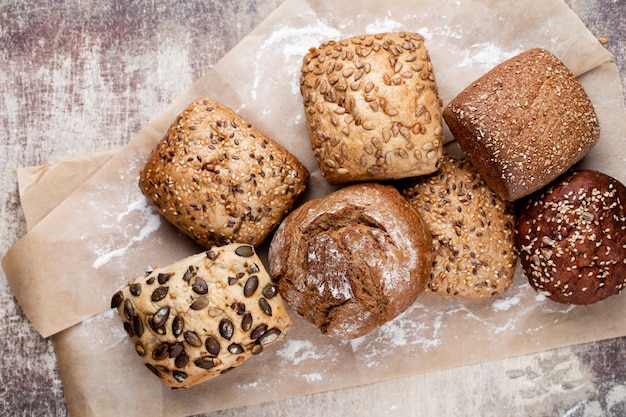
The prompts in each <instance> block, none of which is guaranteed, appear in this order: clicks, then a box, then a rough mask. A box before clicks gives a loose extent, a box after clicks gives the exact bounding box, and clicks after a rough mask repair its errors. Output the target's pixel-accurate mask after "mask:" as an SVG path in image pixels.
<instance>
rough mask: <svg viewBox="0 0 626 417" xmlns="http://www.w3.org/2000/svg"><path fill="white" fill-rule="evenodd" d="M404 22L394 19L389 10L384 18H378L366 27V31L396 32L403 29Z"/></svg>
mask: <svg viewBox="0 0 626 417" xmlns="http://www.w3.org/2000/svg"><path fill="white" fill-rule="evenodd" d="M402 28H403V25H402V23H400V22H398V21H396V20H393V19H392V18H391V13H390V12H387V16H385V18H383V19H376V20H374V21H373V22H372V23H370V24H369V25H367V26H366V27H365V31H366V33H382V32H395V31H399V30H402Z"/></svg>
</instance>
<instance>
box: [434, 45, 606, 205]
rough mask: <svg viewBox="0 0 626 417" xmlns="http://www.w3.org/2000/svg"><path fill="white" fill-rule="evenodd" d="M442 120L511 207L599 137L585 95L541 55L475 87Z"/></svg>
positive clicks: (535, 52)
mask: <svg viewBox="0 0 626 417" xmlns="http://www.w3.org/2000/svg"><path fill="white" fill-rule="evenodd" d="M443 117H444V119H445V121H446V123H447V125H448V127H449V128H450V131H451V132H452V135H453V136H454V138H455V139H456V140H457V142H458V143H459V146H460V147H461V149H462V150H463V152H465V154H466V155H467V157H468V158H469V160H470V161H471V162H472V164H473V165H474V167H475V168H476V170H478V172H480V174H481V176H482V177H483V179H484V180H485V182H486V183H487V184H488V185H489V186H490V187H491V188H492V189H493V190H494V191H495V192H496V193H498V194H499V195H500V196H501V197H502V198H504V199H506V200H511V201H513V200H517V199H519V198H521V197H524V196H526V195H529V194H531V193H532V192H534V191H537V190H538V189H540V188H542V187H544V186H545V185H547V184H548V183H550V182H551V181H553V180H554V179H556V178H557V177H558V176H559V175H561V174H562V173H564V172H565V171H566V170H567V169H569V168H570V167H571V166H572V165H574V164H575V163H576V162H578V161H579V160H580V159H582V158H583V156H585V155H586V154H587V152H589V150H591V148H592V147H593V146H594V145H595V143H596V142H597V141H598V139H599V137H600V126H599V123H598V118H597V116H596V113H595V111H594V108H593V105H592V103H591V100H590V99H589V97H588V96H587V93H586V92H585V90H584V89H583V87H582V86H581V85H580V83H579V82H578V80H577V79H576V78H575V77H574V75H573V74H572V73H571V72H570V71H569V69H568V68H567V67H566V66H565V65H564V64H563V63H562V62H561V61H560V60H559V59H558V58H557V57H556V56H554V55H553V54H552V53H551V52H549V51H547V50H545V49H540V48H534V49H530V50H528V51H526V52H523V53H521V54H519V55H517V56H515V57H513V58H511V59H509V60H507V61H505V62H503V63H501V64H499V65H498V66H496V67H495V68H493V69H492V70H491V71H489V72H487V73H486V74H485V75H483V76H482V77H480V78H479V79H478V80H476V81H474V82H473V83H471V84H470V85H469V86H468V87H467V88H466V89H465V90H463V91H462V92H461V93H459V95H457V96H456V97H455V98H454V99H453V100H452V101H451V102H450V103H448V105H447V106H446V107H445V109H444V112H443Z"/></svg>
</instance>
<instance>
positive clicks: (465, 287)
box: [398, 154, 517, 298]
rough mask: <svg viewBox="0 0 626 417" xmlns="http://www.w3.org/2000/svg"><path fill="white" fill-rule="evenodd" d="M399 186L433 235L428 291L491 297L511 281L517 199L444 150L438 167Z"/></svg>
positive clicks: (465, 160) (472, 296)
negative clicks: (512, 199) (494, 187)
mask: <svg viewBox="0 0 626 417" xmlns="http://www.w3.org/2000/svg"><path fill="white" fill-rule="evenodd" d="M398 188H399V190H400V192H401V193H402V195H403V196H404V197H405V198H406V199H407V200H408V201H409V202H410V203H411V205H412V206H413V207H414V208H415V209H416V210H417V211H418V213H420V214H421V216H422V218H423V219H424V221H425V223H426V225H427V226H428V229H429V230H430V233H431V235H432V240H433V269H432V273H431V276H430V280H429V281H428V289H429V290H430V291H432V292H434V293H437V294H441V295H445V296H457V297H466V298H487V297H494V296H497V295H499V294H502V293H503V292H504V291H505V290H506V289H507V288H508V287H509V286H510V284H511V282H512V280H513V275H514V273H515V263H516V261H517V254H516V251H515V215H514V207H513V204H512V203H510V202H508V201H506V200H503V199H502V198H500V197H499V196H498V195H497V194H495V193H494V192H493V191H492V190H491V189H490V188H489V187H488V186H487V185H486V184H485V182H484V181H483V180H482V179H481V177H480V174H478V172H477V171H476V170H475V169H474V168H473V167H472V165H471V164H470V162H469V161H468V160H467V159H466V158H464V157H462V156H453V155H449V154H444V155H443V157H442V158H441V166H440V168H439V171H438V172H437V173H434V174H431V175H428V176H423V177H418V178H413V179H408V180H405V181H402V182H400V183H399V184H398Z"/></svg>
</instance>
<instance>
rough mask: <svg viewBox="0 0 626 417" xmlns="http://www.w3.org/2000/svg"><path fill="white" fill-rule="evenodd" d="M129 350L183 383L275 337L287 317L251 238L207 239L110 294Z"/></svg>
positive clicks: (167, 379)
mask: <svg viewBox="0 0 626 417" xmlns="http://www.w3.org/2000/svg"><path fill="white" fill-rule="evenodd" d="M111 307H112V308H116V309H117V311H118V314H119V316H120V317H121V319H122V320H123V322H124V329H125V330H126V332H127V333H128V336H129V337H130V339H131V341H132V343H133V344H134V346H135V350H136V352H137V354H139V356H141V357H142V358H143V359H144V361H145V366H146V367H147V368H148V369H149V370H150V371H151V372H152V373H153V374H155V375H156V376H157V377H159V378H160V380H161V381H162V382H163V383H164V384H165V385H167V386H170V387H173V388H188V387H191V386H192V385H195V384H199V383H201V382H204V381H207V380H209V379H211V378H214V377H216V376H218V375H220V374H221V373H223V372H225V371H227V370H229V369H231V368H233V367H235V366H239V365H241V364H242V363H243V362H244V361H246V360H247V359H249V358H250V357H251V356H252V355H256V354H259V353H261V352H262V351H263V349H264V347H265V346H267V345H269V344H270V343H272V342H275V341H277V340H282V339H283V338H284V337H285V335H286V333H287V331H288V329H289V327H290V326H291V319H290V318H289V315H288V313H287V311H286V309H285V306H284V304H283V301H282V298H281V296H280V294H278V288H277V286H276V284H275V283H273V282H272V280H271V279H270V277H269V275H268V273H267V272H266V270H265V269H264V267H263V264H262V263H261V260H260V259H259V257H258V256H257V254H256V253H255V251H254V248H253V247H252V246H251V245H244V244H238V243H234V244H230V245H226V246H222V247H217V246H216V247H213V248H211V249H209V250H208V251H206V252H203V253H199V254H196V255H193V256H190V257H188V258H186V259H183V260H181V261H179V262H176V263H174V264H172V265H170V266H167V267H163V268H156V269H155V270H153V271H150V272H147V273H146V274H145V275H144V276H141V277H138V278H135V279H133V280H131V281H130V282H128V284H126V285H125V286H124V287H123V288H121V289H120V290H119V291H118V292H116V293H115V295H113V297H112V299H111Z"/></svg>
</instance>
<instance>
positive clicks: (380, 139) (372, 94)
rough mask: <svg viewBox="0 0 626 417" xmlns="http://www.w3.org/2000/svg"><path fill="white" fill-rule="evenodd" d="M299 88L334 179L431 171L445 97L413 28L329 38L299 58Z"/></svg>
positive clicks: (320, 155) (321, 160) (320, 159)
mask: <svg viewBox="0 0 626 417" xmlns="http://www.w3.org/2000/svg"><path fill="white" fill-rule="evenodd" d="M300 91H301V93H302V99H303V103H304V108H305V115H306V120H307V129H308V133H309V138H310V141H311V146H312V148H313V153H314V155H315V158H316V159H317V163H318V165H319V167H320V170H321V172H322V174H323V175H324V177H325V178H326V180H327V181H328V182H329V183H331V184H346V183H350V182H363V181H379V180H390V179H398V178H407V177H412V176H416V175H422V174H428V173H431V172H434V171H435V170H436V169H437V166H438V162H439V157H440V156H441V153H442V143H443V127H442V124H443V121H442V119H441V108H442V102H441V99H440V98H439V93H438V88H437V84H436V82H435V75H434V71H433V66H432V63H431V60H430V56H429V54H428V50H427V49H426V46H425V44H424V37H423V36H422V35H420V34H418V33H410V32H397V33H379V34H374V35H363V36H356V37H353V38H349V39H340V40H329V41H327V42H324V43H323V44H321V45H320V46H319V47H318V48H312V49H311V50H310V51H309V53H307V54H306V55H305V57H304V60H303V63H302V72H301V78H300Z"/></svg>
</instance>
